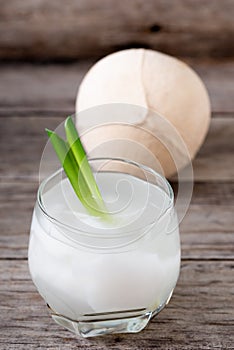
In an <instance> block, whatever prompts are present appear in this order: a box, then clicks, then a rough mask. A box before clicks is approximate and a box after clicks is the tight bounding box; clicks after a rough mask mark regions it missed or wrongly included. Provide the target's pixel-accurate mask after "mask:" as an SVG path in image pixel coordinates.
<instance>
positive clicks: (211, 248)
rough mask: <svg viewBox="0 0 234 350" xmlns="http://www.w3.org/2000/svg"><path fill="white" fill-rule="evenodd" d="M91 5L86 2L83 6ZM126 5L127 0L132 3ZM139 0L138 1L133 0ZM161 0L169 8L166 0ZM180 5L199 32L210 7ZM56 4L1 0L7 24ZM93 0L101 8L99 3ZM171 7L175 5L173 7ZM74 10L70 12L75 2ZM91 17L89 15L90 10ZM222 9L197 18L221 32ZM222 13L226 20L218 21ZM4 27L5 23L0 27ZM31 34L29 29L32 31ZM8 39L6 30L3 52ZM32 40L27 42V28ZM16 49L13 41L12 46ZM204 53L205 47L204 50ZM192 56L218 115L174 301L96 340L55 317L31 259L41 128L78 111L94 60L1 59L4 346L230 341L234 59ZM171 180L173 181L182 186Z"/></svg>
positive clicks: (205, 345) (179, 345) (203, 159)
mask: <svg viewBox="0 0 234 350" xmlns="http://www.w3.org/2000/svg"><path fill="white" fill-rule="evenodd" d="M104 2H105V0H104V1H103V3H104ZM111 2H112V0H111V1H110V3H111ZM205 2H206V1H203V0H198V1H197V4H199V5H200V6H204V4H205ZM10 3H11V4H12V6H13V4H14V6H15V11H12V12H10V11H9V9H10V8H11V4H10ZM69 3H70V2H69V1H68V4H69ZM90 3H91V1H90V0H88V1H87V4H90ZM99 3H101V2H99ZM116 3H117V4H118V5H117V8H118V9H119V8H120V7H121V6H125V5H122V4H124V3H123V2H116ZM120 3H121V4H120ZM125 3H126V2H125ZM130 3H131V0H130V1H129V2H128V4H130ZM136 3H137V4H139V3H141V1H138V0H136ZM152 3H153V2H152V1H151V0H150V1H148V2H147V1H146V2H144V8H146V7H147V6H148V8H149V10H150V9H151V10H152V7H151V6H152ZM155 3H157V6H159V5H160V4H161V5H160V6H162V7H164V4H168V1H167V0H166V1H164V2H163V1H157V2H155ZM175 3H176V4H177V5H178V4H180V6H182V7H183V8H184V11H185V10H186V9H189V8H190V6H192V5H193V6H194V11H195V14H194V19H193V15H192V12H191V11H189V13H190V17H189V23H191V26H193V28H194V33H195V28H198V27H196V25H197V24H196V23H195V20H196V13H198V12H196V11H201V12H202V13H205V11H204V7H203V10H202V9H199V10H198V5H194V3H195V2H194V1H193V0H191V1H190V0H189V1H182V0H180V1H175ZM207 3H208V2H207ZM220 3H221V2H219V4H218V3H217V2H216V1H213V2H209V5H208V7H207V11H208V10H209V11H211V7H212V8H213V6H220ZM227 3H229V6H233V2H231V1H229V2H228V1H226V0H225V4H226V5H227ZM57 4H58V2H55V1H54V0H52V1H50V2H47V3H46V2H45V1H44V0H42V1H39V0H38V1H37V0H36V1H35V2H30V3H29V0H26V1H24V2H22V1H16V0H13V1H12V2H5V3H4V4H1V10H0V19H1V20H2V19H3V21H6V16H7V17H8V19H7V21H8V24H9V23H10V22H12V21H13V18H14V16H15V14H16V13H19V9H21V11H22V12H21V14H20V15H19V19H17V21H16V24H15V26H17V25H18V24H19V22H20V21H22V18H24V19H26V18H28V19H29V22H28V23H29V24H30V18H31V16H32V8H33V6H34V9H35V12H34V15H33V16H34V17H35V18H34V19H35V23H36V22H37V20H38V19H36V18H37V15H38V9H39V8H40V9H47V8H48V7H50V10H49V11H48V16H52V15H51V13H52V10H53V11H55V14H54V16H55V17H54V20H55V22H54V23H56V21H57V16H58V12H56V11H58V10H56V9H58V7H57V6H58V5H57ZM73 4H75V2H73ZM78 4H79V5H78ZM92 4H93V6H94V7H95V6H96V3H95V1H93V2H92ZM119 4H120V5H119ZM128 4H127V5H126V6H129V5H128ZM147 4H149V5H147ZM214 4H215V5H214ZM74 6H80V8H84V7H85V6H88V5H85V3H84V2H83V1H79V2H77V3H76V5H74ZM82 6H83V7H82ZM100 6H102V4H101V5H100ZM155 6H156V5H155ZM165 6H166V5H165ZM174 6H175V5H172V7H173V9H174ZM29 8H30V10H28V9H29ZM230 8H231V7H230ZM71 9H73V10H74V7H71ZM118 9H117V10H116V11H117V13H118ZM94 10H95V9H94ZM179 10H180V9H178V11H179ZM2 11H3V12H4V11H5V12H4V16H3V17H4V18H3V17H1V13H3V12H2ZM27 11H28V12H27ZM43 11H44V10H43ZM43 11H42V12H43ZM67 11H68V10H67ZM95 11H96V10H95ZM95 11H94V12H95ZM111 11H112V10H111ZM144 11H145V10H143V12H144ZM173 11H174V10H173ZM173 11H172V12H171V13H170V11H167V14H166V15H165V14H164V16H171V17H170V18H171V19H173V13H174V12H173ZM178 11H177V13H178ZM209 11H208V12H209ZM42 12H41V17H43V16H42ZM91 12H92V11H91ZM27 13H28V17H27ZM199 13H200V12H199ZM214 14H216V13H215V12H212V11H211V12H209V13H207V14H206V16H208V17H209V18H210V16H214ZM65 15H66V14H65ZM90 15H91V14H90V13H89V14H88V16H90ZM143 15H144V14H143ZM128 16H129V15H128ZM191 16H192V17H191ZM225 16H226V14H224V13H223V12H222V11H221V12H219V14H218V19H217V23H218V24H216V23H215V22H214V21H213V22H212V23H213V24H209V23H208V22H209V21H208V22H207V23H205V21H203V22H202V21H201V23H199V25H200V26H201V28H203V29H202V30H206V29H205V28H208V26H209V25H211V26H213V27H212V28H210V29H209V30H210V32H211V33H213V34H214V30H216V29H214V28H215V27H216V25H217V26H221V27H222V29H223V30H224V32H225V30H226V29H225V25H226V24H227V27H230V25H229V23H228V18H227V17H225ZM206 18H207V17H206ZM220 18H225V20H224V22H223V23H222V25H221V24H220V23H221V22H220ZM162 19H163V16H162ZM163 20H164V19H163ZM180 20H181V26H184V28H186V22H184V21H185V18H181V19H180ZM225 21H226V22H225ZM129 23H131V21H129ZM171 23H173V21H172V22H171ZM210 23H211V22H210ZM225 23H226V24H225ZM2 25H3V24H2V22H1V21H0V28H2V27H1V26H2ZM53 25H54V24H53ZM65 25H66V21H65ZM23 26H25V23H22V28H23ZM14 28H15V27H14ZM217 28H218V27H217ZM196 30H198V29H196ZM19 32H20V31H19ZM21 33H22V32H21ZM225 33H226V32H225ZM156 34H157V33H156ZM213 34H212V35H213ZM11 35H13V34H12V32H11V31H9V35H8V36H7V35H6V38H5V40H6V41H7V40H8V39H9V38H10V36H11ZM33 35H34V34H33V30H32V37H33ZM2 37H3V33H2V32H1V31H0V56H1V40H2ZM12 38H13V36H12ZM219 39H220V38H219ZM219 39H218V42H219ZM12 40H13V39H12ZM24 40H26V39H25V38H24ZM28 40H29V42H30V40H31V37H30V35H29V36H28ZM13 42H14V40H13V41H12V43H13ZM17 50H18V48H17V45H16V51H15V52H17ZM56 54H57V53H56ZM201 54H204V52H203V51H201ZM188 61H189V62H190V64H191V65H192V66H193V67H194V68H195V70H196V71H197V72H198V73H199V74H200V75H201V77H202V78H203V80H204V81H205V83H206V85H207V87H208V90H209V93H210V96H211V101H212V111H213V118H212V123H211V128H210V130H209V133H208V137H207V139H206V142H205V144H204V145H203V147H202V148H201V150H200V152H199V154H198V156H197V158H196V159H195V161H194V171H195V180H196V181H195V186H194V193H193V198H192V202H191V204H190V207H189V210H188V213H187V215H186V217H185V218H184V220H183V222H182V224H181V226H180V230H181V244H182V268H181V275H180V279H179V282H178V285H177V287H176V289H175V292H174V295H173V297H172V300H171V302H170V304H169V305H168V307H167V308H166V309H165V310H164V311H163V312H162V313H161V314H160V315H159V316H158V317H157V318H155V319H154V320H153V321H152V322H151V323H150V325H149V326H148V327H147V329H146V330H145V331H143V332H141V333H139V334H135V335H115V336H107V337H100V338H95V339H81V338H78V337H76V336H74V335H72V334H71V333H69V332H68V331H66V330H64V329H62V328H60V327H58V326H57V325H56V324H55V323H54V322H53V321H52V320H51V318H50V317H49V315H48V312H47V308H46V306H45V303H44V302H43V300H42V299H41V298H40V296H39V294H38V293H37V292H36V289H35V287H34V286H33V284H32V282H31V279H30V276H29V271H28V267H27V246H28V239H29V230H30V220H31V215H32V210H33V206H34V203H35V200H36V191H37V187H38V167H39V161H40V157H41V153H42V151H43V147H44V145H45V142H46V135H45V134H43V132H42V131H43V129H44V128H45V126H46V127H49V128H55V127H56V126H57V125H58V124H59V123H60V122H61V121H62V120H63V119H64V116H65V115H66V114H68V113H69V114H70V113H72V112H73V109H74V102H75V94H76V89H77V88H78V85H79V83H80V81H81V79H82V76H83V75H84V74H85V72H86V70H87V69H88V67H89V66H90V65H91V64H92V62H93V61H88V62H83V63H80V62H79V63H77V64H69V65H61V64H60V65H38V66H33V65H29V64H23V65H22V64H20V65H19V64H14V65H0V76H1V84H0V123H1V124H0V150H1V156H0V157H1V162H0V193H1V201H0V349H1V350H15V349H19V350H31V349H39V350H40V349H41V350H60V349H61V350H72V349H88V350H101V349H110V350H112V349H115V350H120V349H122V350H130V349H136V350H138V349H139V350H148V349H158V350H160V349H164V350H165V349H166V350H177V349H180V350H195V349H196V350H199V349H200V350H214V349H219V350H226V349H228V350H231V349H233V340H234V339H233V329H234V318H233V308H232V305H233V304H234V294H233V285H234V277H233V270H234V229H233V228H234V216H233V209H234V181H233V179H234V162H233V160H234V142H233V140H234V118H233V117H234V99H233V96H234V85H233V79H234V64H233V62H231V61H226V62H224V61H221V62H213V61H208V60H206V61H200V60H199V61H194V60H188ZM172 185H173V187H174V188H175V189H176V186H177V184H176V183H173V184H172Z"/></svg>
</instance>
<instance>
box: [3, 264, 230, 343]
mask: <svg viewBox="0 0 234 350" xmlns="http://www.w3.org/2000/svg"><path fill="white" fill-rule="evenodd" d="M233 267H234V265H233V262H217V261H209V262H207V261H204V262H197V261H184V262H183V263H182V267H181V274H180V278H179V282H178V284H177V287H176V289H175V291H174V295H173V297H172V300H171V302H170V303H169V305H168V306H167V308H166V309H164V310H163V312H162V313H161V314H159V315H158V317H156V318H155V319H153V321H152V322H151V323H150V324H149V326H148V327H147V328H146V330H144V331H143V332H141V333H138V334H134V335H115V336H106V337H104V338H103V337H100V338H95V339H82V338H78V337H76V336H74V335H72V334H71V333H69V332H68V331H66V330H64V329H62V328H60V327H59V326H57V325H56V324H55V323H54V322H53V321H52V320H51V319H50V317H49V315H48V311H47V308H46V305H45V303H44V302H43V300H42V299H41V298H40V296H39V295H38V294H37V292H36V290H35V288H34V286H33V284H32V282H31V280H30V276H29V272H28V267H27V261H21V260H15V261H3V262H1V264H0V282H1V283H0V305H1V306H0V310H1V328H0V348H1V349H2V350H6V349H7V350H8V349H19V350H29V349H30V350H31V349H41V350H42V349H45V350H48V349H51V350H52V349H53V350H55V349H56V350H58V349H67V350H68V349H90V350H99V349H116V350H117V349H129V350H130V349H136V350H137V349H139V350H142V349H144V350H145V349H146V350H147V349H159V350H160V349H164V350H165V349H171V350H172V349H173V350H174V349H182V350H183V349H184V350H190V349H203V350H207V349H208V350H209V349H210V350H214V349H220V350H221V349H232V344H233V339H232V334H230V330H231V328H232V327H233V326H234V324H233V313H232V307H231V305H233V303H234V295H233V293H232V283H233ZM169 329H170V331H169ZM9 334H11V337H9Z"/></svg>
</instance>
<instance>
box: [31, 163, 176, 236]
mask: <svg viewBox="0 0 234 350" xmlns="http://www.w3.org/2000/svg"><path fill="white" fill-rule="evenodd" d="M88 160H89V162H93V161H105V160H111V161H118V162H122V163H125V164H129V165H133V166H136V167H138V168H140V169H142V170H143V171H147V172H150V173H151V174H154V175H155V176H156V177H158V178H160V179H161V181H162V182H163V184H164V185H165V187H166V188H167V190H168V193H167V194H168V197H169V204H168V206H166V208H165V209H164V210H163V211H162V214H161V215H160V216H159V217H158V218H157V219H156V218H154V219H153V220H152V221H150V222H149V223H148V224H146V225H143V226H140V227H138V228H137V229H130V230H125V229H124V228H123V227H121V230H122V231H124V232H121V233H118V234H114V235H110V234H108V232H109V230H112V229H113V228H111V227H106V228H104V229H102V231H105V233H104V234H103V233H93V232H88V230H84V229H79V228H77V227H74V226H71V225H68V224H66V223H64V222H62V221H60V220H58V219H57V218H55V217H53V216H52V215H51V214H49V213H48V210H47V209H46V207H45V205H44V203H43V199H42V196H43V195H42V191H43V189H44V187H45V186H46V184H47V183H48V182H49V181H50V180H51V179H53V178H54V177H55V176H56V175H58V174H59V173H61V172H63V171H64V169H63V168H60V169H58V170H57V171H56V172H55V173H53V174H51V175H50V176H49V177H46V178H45V179H44V180H43V181H42V182H41V184H40V185H39V188H38V191H37V203H38V205H39V208H40V210H41V211H42V212H43V214H44V215H45V216H46V217H47V219H48V220H49V221H51V222H52V223H55V224H57V225H59V226H61V227H64V228H66V229H68V230H72V231H76V232H79V234H84V235H86V236H93V237H96V238H98V237H100V238H112V239H113V238H115V237H121V236H123V235H125V234H132V233H134V232H136V231H138V230H142V229H145V230H147V229H148V228H149V227H151V226H152V225H154V224H155V223H156V222H157V221H159V220H161V219H162V218H163V217H164V216H165V215H166V214H167V212H168V211H169V210H170V209H171V208H173V206H174V192H173V189H172V187H171V185H170V183H169V181H168V180H167V179H166V178H165V177H164V176H163V175H161V174H159V173H158V172H157V171H155V170H154V169H152V168H150V167H148V166H146V165H143V164H140V163H137V162H135V161H132V160H130V159H127V158H118V157H94V158H88ZM132 176H134V175H132ZM162 191H164V192H165V193H166V191H165V189H163V188H162ZM115 229H116V228H115ZM98 230H100V228H98ZM146 232H147V231H146Z"/></svg>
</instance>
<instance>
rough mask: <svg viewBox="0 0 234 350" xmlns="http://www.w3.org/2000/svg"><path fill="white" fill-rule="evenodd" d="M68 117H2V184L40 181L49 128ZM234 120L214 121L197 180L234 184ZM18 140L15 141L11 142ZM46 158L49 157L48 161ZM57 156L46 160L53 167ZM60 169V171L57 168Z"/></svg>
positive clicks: (199, 158) (196, 164)
mask: <svg viewBox="0 0 234 350" xmlns="http://www.w3.org/2000/svg"><path fill="white" fill-rule="evenodd" d="M63 120H64V117H63V116H62V117H56V116H54V117H47V118H46V117H38V116H31V117H24V118H21V117H18V116H11V117H9V116H8V117H2V118H1V119H0V121H1V128H0V147H1V152H2V154H1V162H0V181H6V182H9V181H13V182H14V181H15V180H21V181H23V180H26V179H27V180H33V181H38V172H39V165H40V160H41V156H42V152H43V149H44V147H45V145H46V142H47V136H46V133H45V132H43V130H44V129H45V127H48V128H51V129H54V128H56V127H57V126H58V125H59V124H60V123H61V122H62V121H63ZM233 139H234V118H226V117H222V118H218V117H217V118H213V119H212V123H211V128H210V130H209V133H208V136H207V139H206V141H205V143H204V145H203V147H202V148H201V150H200V152H199V154H198V155H197V157H196V159H195V160H194V176H195V180H196V181H210V180H212V181H232V180H233V178H234V142H233ZM9 140H14V142H9ZM44 159H45V158H44ZM52 159H54V154H53V152H51V156H48V158H46V159H45V161H44V162H45V163H44V164H46V167H48V168H49V169H50V168H52V165H53V164H52ZM54 169H55V170H56V168H54Z"/></svg>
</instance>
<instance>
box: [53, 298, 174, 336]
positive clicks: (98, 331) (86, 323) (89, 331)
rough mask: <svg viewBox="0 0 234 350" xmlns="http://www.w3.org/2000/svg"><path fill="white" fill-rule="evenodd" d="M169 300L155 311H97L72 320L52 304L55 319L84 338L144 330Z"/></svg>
mask: <svg viewBox="0 0 234 350" xmlns="http://www.w3.org/2000/svg"><path fill="white" fill-rule="evenodd" d="M171 295H172V293H171V294H170V296H169V297H168V299H167V301H166V302H165V303H164V304H162V305H160V306H159V307H158V308H157V309H156V310H154V311H148V310H146V309H137V310H126V311H118V312H107V313H96V314H88V315H84V316H82V317H81V318H80V319H79V320H72V319H69V318H67V317H65V316H62V315H59V314H57V313H56V312H54V311H53V310H52V309H51V308H50V306H49V305H48V307H49V309H50V313H51V316H52V318H53V320H54V321H55V322H56V323H58V324H59V325H60V326H62V327H64V328H66V329H68V330H69V331H71V332H73V333H75V334H77V335H80V336H82V337H84V338H87V337H95V336H99V335H105V334H114V333H138V332H140V331H141V330H143V329H144V328H145V327H146V326H147V324H148V323H149V321H150V319H151V318H152V317H154V316H156V315H157V314H158V313H159V312H160V311H161V310H162V309H163V308H164V307H165V306H166V304H167V303H168V302H169V300H170V298H171Z"/></svg>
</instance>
